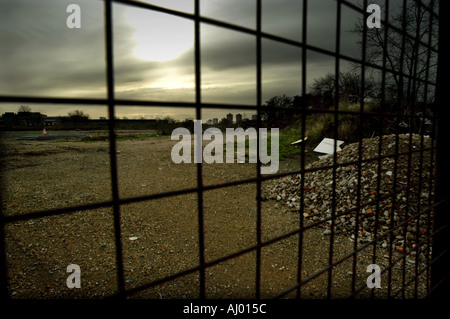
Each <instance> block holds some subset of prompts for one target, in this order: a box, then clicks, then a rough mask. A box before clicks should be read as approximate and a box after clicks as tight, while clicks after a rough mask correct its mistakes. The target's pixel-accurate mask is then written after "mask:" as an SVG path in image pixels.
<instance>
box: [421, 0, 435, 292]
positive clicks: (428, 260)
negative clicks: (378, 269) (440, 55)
mask: <svg viewBox="0 0 450 319" xmlns="http://www.w3.org/2000/svg"><path fill="white" fill-rule="evenodd" d="M433 10H434V0H431V2H430V6H429V15H430V20H429V31H428V36H429V37H428V52H427V62H426V65H427V66H428V70H427V72H426V74H425V82H426V83H427V82H428V79H429V76H430V68H429V66H430V61H431V50H430V49H429V48H430V47H431V45H432V40H433V22H434V17H433ZM423 95H424V97H423V99H424V101H425V105H427V104H428V84H425V90H424V93H423ZM434 121H435V120H434V118H433V119H432V120H431V128H432V131H431V143H430V144H431V151H430V170H429V172H428V174H429V181H428V182H429V190H428V203H427V204H428V207H429V206H431V205H432V189H433V168H434V166H433V164H434V163H433V159H434V150H433V148H434V135H435V134H434V132H433V130H434V127H435V125H434ZM430 233H431V210H428V212H427V233H426V236H427V237H429V236H430ZM425 249H426V250H425V262H426V289H427V294H429V289H430V240H427V245H426V248H425Z"/></svg>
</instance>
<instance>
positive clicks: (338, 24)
mask: <svg viewBox="0 0 450 319" xmlns="http://www.w3.org/2000/svg"><path fill="white" fill-rule="evenodd" d="M340 44H341V1H340V0H338V1H337V9H336V51H335V54H336V57H335V58H336V60H335V83H334V84H335V89H334V92H335V101H334V102H335V103H334V108H335V109H334V146H333V147H334V150H333V151H334V152H333V179H332V185H333V191H332V195H331V196H332V199H331V202H332V207H331V234H330V251H329V257H328V264H329V265H330V266H331V264H332V263H333V249H334V248H333V247H334V225H335V219H336V163H337V137H338V130H337V128H338V112H339V73H340V70H339V64H340V63H339V62H340V58H339V55H340ZM332 276H333V268H332V267H331V268H330V269H329V271H328V289H327V298H328V299H330V298H331V287H332Z"/></svg>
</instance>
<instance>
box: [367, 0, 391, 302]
mask: <svg viewBox="0 0 450 319" xmlns="http://www.w3.org/2000/svg"><path fill="white" fill-rule="evenodd" d="M384 10H385V16H384V21H385V23H384V46H383V58H382V70H381V72H382V75H381V97H380V106H381V113H384V112H385V111H386V105H385V104H386V98H385V94H386V60H387V49H388V43H389V41H388V31H389V0H386V1H385V9H384ZM383 120H384V117H383V116H381V118H380V120H379V139H378V159H377V186H376V188H377V189H376V198H377V200H376V205H375V225H374V231H373V238H376V237H377V234H378V227H379V214H380V201H381V199H380V197H381V194H380V189H381V173H382V162H381V155H382V150H383V125H382V123H383ZM377 244H378V243H377V242H376V241H375V242H374V243H373V251H372V264H376V263H377V262H376V260H377ZM371 297H372V298H374V297H375V289H372V291H371Z"/></svg>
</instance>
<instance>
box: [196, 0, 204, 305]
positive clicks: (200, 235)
mask: <svg viewBox="0 0 450 319" xmlns="http://www.w3.org/2000/svg"><path fill="white" fill-rule="evenodd" d="M194 10H195V13H194V14H195V20H194V22H195V27H194V30H195V31H194V32H195V35H194V42H195V44H194V45H195V102H196V103H195V104H196V107H195V112H196V118H197V120H200V121H201V119H202V114H201V103H202V102H201V65H200V62H201V60H200V0H195V9H194ZM202 170H203V167H202V163H201V162H200V163H197V187H198V190H197V200H198V248H199V262H200V291H199V297H200V299H204V298H205V234H204V231H205V230H204V223H203V219H204V218H203V190H202V187H203V171H202Z"/></svg>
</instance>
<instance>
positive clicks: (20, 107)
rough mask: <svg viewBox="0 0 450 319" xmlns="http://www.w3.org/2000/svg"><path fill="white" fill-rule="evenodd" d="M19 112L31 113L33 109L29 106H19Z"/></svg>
mask: <svg viewBox="0 0 450 319" xmlns="http://www.w3.org/2000/svg"><path fill="white" fill-rule="evenodd" d="M18 112H23V113H30V112H31V107H29V106H28V105H21V106H19V110H18Z"/></svg>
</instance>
